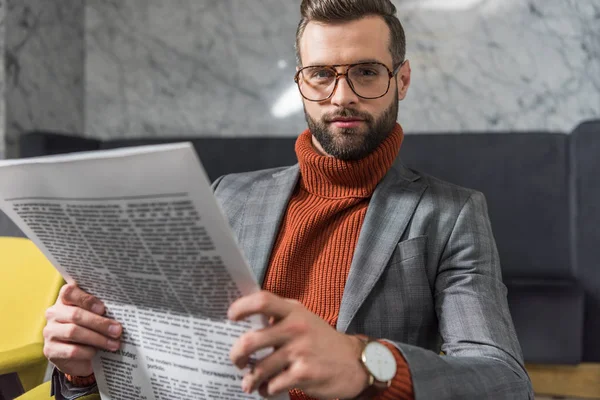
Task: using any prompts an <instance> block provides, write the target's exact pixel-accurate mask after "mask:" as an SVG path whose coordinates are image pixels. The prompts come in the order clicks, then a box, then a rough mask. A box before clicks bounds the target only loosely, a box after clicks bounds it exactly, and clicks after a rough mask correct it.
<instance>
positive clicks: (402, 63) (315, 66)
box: [294, 60, 406, 103]
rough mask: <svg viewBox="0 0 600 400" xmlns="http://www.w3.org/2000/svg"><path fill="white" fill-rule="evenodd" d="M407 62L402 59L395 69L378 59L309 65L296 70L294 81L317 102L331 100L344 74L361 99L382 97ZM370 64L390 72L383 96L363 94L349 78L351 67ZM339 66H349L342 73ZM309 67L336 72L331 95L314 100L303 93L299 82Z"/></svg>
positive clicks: (302, 94)
mask: <svg viewBox="0 0 600 400" xmlns="http://www.w3.org/2000/svg"><path fill="white" fill-rule="evenodd" d="M405 62H406V60H404V61H402V62H401V63H400V64H398V66H396V68H394V70H393V71H390V69H389V68H388V66H387V65H385V64H384V63H382V62H378V61H372V62H371V61H365V62H360V63H356V64H336V65H309V66H307V67H302V68H300V69H299V70H298V71H296V74H295V75H294V82H296V85H298V91H299V92H300V95H301V96H302V97H304V98H305V99H306V100H308V101H313V102H317V103H320V102H322V101H326V100H329V99H330V98H331V96H333V94H334V93H335V90H336V89H337V85H338V82H339V81H340V77H342V76H343V77H345V78H346V82H348V86H350V89H352V92H354V94H355V95H357V96H358V97H360V98H361V99H365V100H374V99H380V98H382V97H383V96H385V95H386V94H388V92H389V91H390V86H391V85H390V82H391V81H392V78H393V77H394V76H396V75H397V74H398V71H400V68H402V66H403V65H404V63H405ZM368 64H371V65H372V64H378V65H382V66H383V67H384V68H385V69H386V70H387V72H388V77H389V79H388V86H387V89H386V90H385V93H383V94H382V95H381V96H377V97H364V96H361V95H360V94H358V93H356V89H354V84H353V83H352V80H351V79H349V78H348V71H349V70H350V68H352V67H355V66H357V65H368ZM337 67H347V68H346V72H341V73H340V72H338V71H337V69H336V68H337ZM308 68H327V69H330V70H331V71H333V73H334V74H335V84H334V85H333V89H332V90H331V93H330V94H329V96H327V97H326V98H324V99H322V100H312V99H309V98H308V97H306V96H305V95H304V93H302V89H301V88H300V82H299V81H300V74H301V73H302V71H304V70H305V69H308Z"/></svg>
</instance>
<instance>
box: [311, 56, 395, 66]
mask: <svg viewBox="0 0 600 400" xmlns="http://www.w3.org/2000/svg"><path fill="white" fill-rule="evenodd" d="M362 63H380V64H383V65H385V63H384V62H383V61H380V60H378V59H376V58H361V59H360V60H357V61H355V62H352V63H348V64H362ZM333 65H346V64H327V63H311V64H310V65H305V66H306V67H320V66H333Z"/></svg>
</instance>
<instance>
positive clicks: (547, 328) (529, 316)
mask: <svg viewBox="0 0 600 400" xmlns="http://www.w3.org/2000/svg"><path fill="white" fill-rule="evenodd" d="M506 285H507V287H508V305H509V308H510V313H511V315H512V318H513V322H514V324H515V329H516V331H517V336H518V338H519V343H520V344H521V348H522V349H523V356H524V358H525V361H526V362H529V363H539V364H577V363H580V362H581V361H582V348H583V335H584V333H583V331H584V329H583V314H584V295H583V290H582V289H581V287H579V286H578V285H577V284H574V283H572V282H567V281H551V280H533V279H521V280H508V281H507V282H506Z"/></svg>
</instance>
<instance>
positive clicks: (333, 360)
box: [228, 291, 368, 399]
mask: <svg viewBox="0 0 600 400" xmlns="http://www.w3.org/2000/svg"><path fill="white" fill-rule="evenodd" d="M254 314H262V315H265V316H266V317H267V318H268V319H269V320H270V321H271V322H272V323H271V324H270V325H269V326H268V327H266V328H263V329H259V330H254V331H250V332H247V333H245V334H244V335H242V336H241V337H240V338H239V339H238V340H237V341H236V343H235V344H234V345H233V347H232V349H231V353H230V357H231V360H232V361H233V363H234V364H235V365H236V366H237V367H238V368H244V367H246V366H247V365H248V361H249V359H250V357H251V356H252V354H254V353H255V352H256V351H258V350H260V349H264V348H274V349H275V350H274V351H273V353H271V354H270V355H268V356H267V357H265V358H263V359H262V360H260V361H258V362H257V363H256V364H255V365H254V367H253V368H252V369H251V371H250V372H249V373H248V374H246V376H245V377H244V379H243V381H242V389H243V390H244V391H245V392H246V393H251V392H253V391H254V390H257V389H258V390H259V393H260V394H261V396H274V395H277V394H280V393H282V392H285V391H287V390H290V389H293V388H297V389H301V390H303V391H304V392H305V393H306V394H307V395H309V396H313V397H318V398H326V399H331V398H352V397H355V396H357V395H358V394H360V393H361V392H362V391H363V390H364V389H365V388H366V387H367V382H368V375H367V373H366V371H365V370H364V368H363V367H362V365H361V363H360V360H359V357H360V354H361V349H362V343H361V341H360V339H358V338H357V337H354V336H350V335H345V334H343V333H340V332H337V331H336V330H335V329H334V328H332V327H331V326H330V325H329V324H328V323H327V322H325V321H324V320H323V319H321V318H320V317H319V316H317V315H315V314H314V313H312V312H310V311H309V310H307V309H306V308H305V307H304V306H303V305H302V304H301V303H300V302H298V301H295V300H289V299H284V298H282V297H279V296H276V295H275V294H272V293H270V292H266V291H261V292H258V293H254V294H252V295H249V296H245V297H242V298H240V299H238V300H237V301H236V302H234V303H233V304H232V305H231V307H230V308H229V312H228V316H229V318H230V319H231V320H233V321H239V320H242V319H245V318H247V317H249V316H251V315H254Z"/></svg>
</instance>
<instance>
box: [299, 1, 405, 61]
mask: <svg viewBox="0 0 600 400" xmlns="http://www.w3.org/2000/svg"><path fill="white" fill-rule="evenodd" d="M300 15H301V16H302V18H301V19H300V23H299V24H298V29H297V31H296V61H297V62H298V65H299V66H301V65H302V58H301V56H300V39H301V38H302V35H303V34H304V30H305V29H306V25H308V23H309V22H310V21H317V22H323V23H336V22H350V21H355V20H357V19H360V18H363V17H366V16H369V15H377V16H380V17H382V18H383V19H384V20H385V23H386V24H387V26H388V27H389V28H390V46H389V47H390V53H392V60H393V62H394V67H395V66H397V65H399V64H400V63H402V62H403V61H404V57H405V55H406V37H405V36H404V28H403V27H402V24H401V23H400V20H399V19H398V17H397V16H396V6H394V4H392V2H391V1H390V0H302V4H301V5H300Z"/></svg>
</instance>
